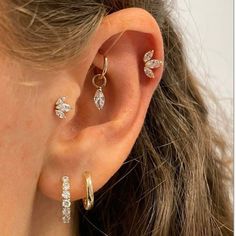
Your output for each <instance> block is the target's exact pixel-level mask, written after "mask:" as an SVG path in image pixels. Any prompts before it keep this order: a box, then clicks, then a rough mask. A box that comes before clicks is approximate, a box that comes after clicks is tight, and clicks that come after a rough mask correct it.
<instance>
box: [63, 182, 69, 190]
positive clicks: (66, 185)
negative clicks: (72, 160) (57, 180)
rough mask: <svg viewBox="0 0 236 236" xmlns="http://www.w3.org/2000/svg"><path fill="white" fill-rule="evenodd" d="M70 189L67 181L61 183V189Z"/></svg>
mask: <svg viewBox="0 0 236 236" xmlns="http://www.w3.org/2000/svg"><path fill="white" fill-rule="evenodd" d="M69 189H70V184H69V183H68V182H64V183H63V190H69Z"/></svg>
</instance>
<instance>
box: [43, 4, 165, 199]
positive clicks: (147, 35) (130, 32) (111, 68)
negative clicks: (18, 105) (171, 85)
mask: <svg viewBox="0 0 236 236" xmlns="http://www.w3.org/2000/svg"><path fill="white" fill-rule="evenodd" d="M121 33H122V37H120V38H119V40H118V41H117V40H116V39H117V37H119V35H120V34H121ZM114 41H116V43H115V44H114ZM149 50H154V51H155V54H154V58H156V59H158V60H162V61H163V60H164V49H163V40H162V35H161V32H160V29H159V27H158V24H157V22H156V21H155V19H154V18H153V17H152V16H151V15H150V14H149V13H148V12H146V11H145V10H142V9H139V8H129V9H124V10H121V11H118V12H115V13H112V14H110V15H108V16H106V17H105V18H104V19H103V21H102V22H101V24H100V25H99V27H98V28H97V30H96V31H95V32H94V33H93V35H92V37H91V39H90V40H89V42H88V44H87V47H86V49H85V50H84V51H83V54H82V55H81V58H80V60H79V61H78V62H73V69H72V67H69V66H68V68H65V70H68V71H67V72H68V73H67V74H70V77H69V79H68V80H67V81H64V83H65V84H64V88H65V89H64V90H63V92H64V93H67V95H68V96H69V97H70V98H69V101H70V102H71V103H72V104H73V107H74V109H73V111H71V112H70V113H68V117H67V119H66V120H65V121H63V122H62V124H60V123H57V125H55V129H54V130H52V134H51V139H50V140H49V147H48V153H47V154H45V155H46V158H45V162H44V165H43V167H42V170H41V173H40V179H39V189H40V191H42V192H43V193H44V194H45V195H46V196H48V197H50V198H53V199H56V200H60V199H61V196H60V183H61V182H60V178H61V176H63V175H68V176H69V177H70V179H71V199H72V200H77V199H81V198H83V197H84V196H85V187H84V180H83V173H84V172H85V171H89V172H90V173H91V176H92V180H93V186H94V191H97V190H98V189H100V188H101V187H102V186H103V185H104V184H105V183H106V182H107V181H108V180H109V179H110V178H111V177H112V176H113V175H114V174H115V172H116V171H117V170H118V169H119V168H120V167H121V165H122V163H123V162H124V161H125V159H126V158H127V157H128V155H129V153H130V151H131V149H132V147H133V145H134V143H135V141H136V139H137V137H138V135H139V133H140V131H141V128H142V125H143V123H144V119H145V116H146V112H147V109H148V106H149V103H150V100H151V98H152V95H153V93H154V91H155V89H156V88H157V86H158V84H159V81H160V79H161V76H162V72H163V67H162V66H161V67H159V68H157V69H156V70H155V71H154V73H155V78H153V79H151V78H148V77H147V76H146V75H145V73H144V62H143V56H144V54H145V53H146V52H147V51H149ZM101 53H104V54H105V56H106V57H107V58H108V63H109V64H108V72H107V74H106V76H107V85H106V87H104V88H103V92H104V95H105V98H106V102H105V106H104V108H103V109H102V110H98V109H97V108H96V106H95V104H94V102H93V96H94V93H95V91H96V88H95V87H94V86H93V84H92V77H93V76H94V73H98V72H97V71H101V70H102V68H103V62H104V58H103V55H101ZM92 67H96V68H97V70H95V71H92V70H91V68H92ZM63 73H65V71H64V72H63ZM72 81H73V84H76V86H77V87H79V88H80V91H81V93H80V94H76V92H75V91H78V89H77V88H73V87H71V86H70V84H72ZM67 85H68V86H67ZM66 88H70V89H68V90H67V89H66ZM70 94H71V95H70ZM63 95H64V94H63Z"/></svg>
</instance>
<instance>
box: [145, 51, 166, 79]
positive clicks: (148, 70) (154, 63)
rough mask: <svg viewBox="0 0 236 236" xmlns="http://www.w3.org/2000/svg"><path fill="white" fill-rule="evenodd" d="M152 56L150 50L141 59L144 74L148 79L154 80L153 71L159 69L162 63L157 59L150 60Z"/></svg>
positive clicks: (152, 52)
mask: <svg viewBox="0 0 236 236" xmlns="http://www.w3.org/2000/svg"><path fill="white" fill-rule="evenodd" d="M153 55H154V50H151V51H148V52H147V53H145V55H144V57H143V61H144V63H145V65H144V73H145V74H146V76H147V77H149V78H155V75H154V72H153V69H156V68H159V67H160V66H162V65H163V61H161V60H157V59H152V57H153Z"/></svg>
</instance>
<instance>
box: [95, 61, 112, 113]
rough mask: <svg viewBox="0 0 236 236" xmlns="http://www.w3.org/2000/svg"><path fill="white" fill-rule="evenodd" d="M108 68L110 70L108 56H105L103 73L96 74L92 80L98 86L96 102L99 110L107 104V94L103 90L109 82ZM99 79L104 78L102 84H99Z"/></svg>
mask: <svg viewBox="0 0 236 236" xmlns="http://www.w3.org/2000/svg"><path fill="white" fill-rule="evenodd" d="M107 70H108V58H107V57H104V65H103V71H102V73H101V74H97V75H95V76H94V77H93V80H92V82H93V85H94V86H95V87H96V88H97V91H96V93H95V95H94V103H95V105H96V107H97V108H98V110H101V109H103V107H104V105H105V95H104V93H103V91H102V88H103V87H105V86H106V84H107V78H106V73H107ZM97 80H102V81H103V83H102V84H101V85H98V84H97Z"/></svg>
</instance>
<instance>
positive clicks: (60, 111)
mask: <svg viewBox="0 0 236 236" xmlns="http://www.w3.org/2000/svg"><path fill="white" fill-rule="evenodd" d="M65 100H66V96H63V97H60V98H58V100H57V101H56V105H55V113H56V115H57V116H58V117H59V118H60V119H65V118H66V115H65V113H67V112H69V111H70V110H72V107H71V105H69V104H67V103H65Z"/></svg>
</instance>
